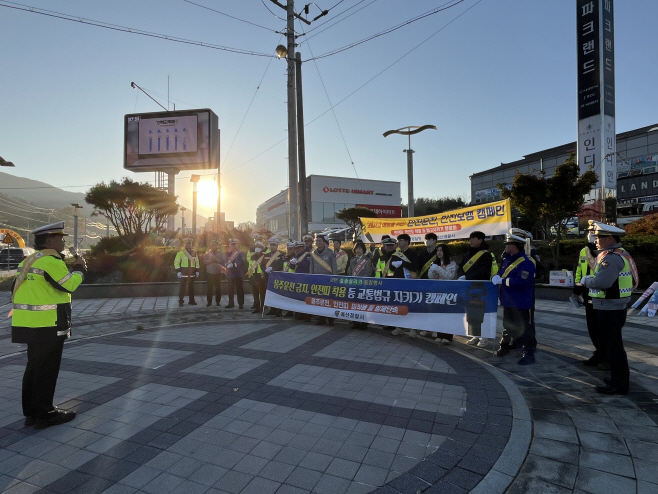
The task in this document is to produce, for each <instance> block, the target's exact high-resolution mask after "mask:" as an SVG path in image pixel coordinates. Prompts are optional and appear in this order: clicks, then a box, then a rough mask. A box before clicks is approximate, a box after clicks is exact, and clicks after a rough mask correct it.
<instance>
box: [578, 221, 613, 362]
mask: <svg viewBox="0 0 658 494" xmlns="http://www.w3.org/2000/svg"><path fill="white" fill-rule="evenodd" d="M596 251H597V249H596V236H595V235H594V231H593V230H589V233H588V234H587V245H586V246H585V247H583V248H582V250H581V251H580V254H579V256H578V265H577V266H576V276H575V277H574V281H575V284H574V287H573V294H574V296H576V297H578V296H580V297H582V299H583V305H585V321H586V322H587V332H588V333H589V337H590V339H591V340H592V345H594V354H593V355H592V356H591V357H590V358H589V359H587V360H585V361H584V362H583V364H584V365H586V366H588V367H595V366H601V370H610V364H608V359H607V358H606V355H605V346H604V340H603V335H602V334H601V332H600V331H599V329H598V321H597V320H596V311H595V310H594V305H593V304H592V299H591V298H590V296H589V290H588V289H587V288H585V287H584V286H583V284H582V283H581V281H582V279H583V278H584V277H585V276H591V275H592V274H594V269H595V268H596V256H597V252H596Z"/></svg>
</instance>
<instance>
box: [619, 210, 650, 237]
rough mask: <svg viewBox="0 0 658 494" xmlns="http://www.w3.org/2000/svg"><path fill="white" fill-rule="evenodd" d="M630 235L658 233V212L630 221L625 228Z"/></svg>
mask: <svg viewBox="0 0 658 494" xmlns="http://www.w3.org/2000/svg"><path fill="white" fill-rule="evenodd" d="M624 229H625V230H626V233H628V234H629V235H642V236H645V235H658V214H652V215H649V216H645V217H644V218H640V219H639V220H636V221H633V222H632V223H629V224H628V225H626V227H625V228H624Z"/></svg>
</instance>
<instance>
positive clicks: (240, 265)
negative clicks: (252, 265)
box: [225, 238, 246, 309]
mask: <svg viewBox="0 0 658 494" xmlns="http://www.w3.org/2000/svg"><path fill="white" fill-rule="evenodd" d="M238 244H239V242H238V239H237V238H230V239H229V240H228V245H229V248H228V252H226V255H225V257H226V281H227V282H228V305H227V306H226V308H227V309H232V308H233V307H235V304H234V301H235V298H234V296H235V295H234V294H235V292H236V291H237V292H238V307H239V308H240V309H242V308H243V307H244V272H245V264H246V263H245V258H244V255H243V254H242V252H240V249H239V248H238Z"/></svg>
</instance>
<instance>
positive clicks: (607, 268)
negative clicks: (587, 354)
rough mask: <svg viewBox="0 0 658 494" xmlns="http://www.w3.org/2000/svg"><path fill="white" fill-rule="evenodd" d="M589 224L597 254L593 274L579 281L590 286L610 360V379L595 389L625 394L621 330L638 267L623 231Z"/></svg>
mask: <svg viewBox="0 0 658 494" xmlns="http://www.w3.org/2000/svg"><path fill="white" fill-rule="evenodd" d="M589 223H590V228H591V229H592V230H593V231H594V236H595V237H596V246H597V247H598V249H599V255H598V257H597V258H596V266H595V267H594V274H593V275H591V276H589V275H588V276H585V277H584V278H583V279H582V280H581V283H582V284H583V286H585V287H587V288H589V296H590V297H591V298H592V304H593V306H594V310H595V311H596V318H597V320H598V323H599V324H598V327H599V329H600V330H601V331H602V333H603V337H604V341H605V348H606V351H607V356H608V358H609V361H610V378H609V379H608V378H604V379H603V382H604V383H605V386H597V387H596V391H597V392H599V393H601V394H605V395H618V394H619V395H625V394H627V393H628V387H629V377H630V372H629V369H628V358H627V356H626V350H625V349H624V342H623V341H622V336H621V330H622V328H623V327H624V324H625V323H626V307H627V306H628V303H629V302H630V301H631V295H632V293H633V289H634V288H635V287H637V284H638V282H639V277H638V272H637V267H636V266H635V261H634V260H633V258H632V257H631V255H630V254H629V253H628V252H627V251H626V250H624V249H623V248H622V247H621V235H623V234H624V233H626V232H625V231H624V230H622V229H621V228H617V227H616V226H611V225H606V224H604V223H600V222H598V221H593V220H590V221H589Z"/></svg>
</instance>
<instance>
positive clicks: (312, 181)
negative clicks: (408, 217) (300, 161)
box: [256, 175, 402, 238]
mask: <svg viewBox="0 0 658 494" xmlns="http://www.w3.org/2000/svg"><path fill="white" fill-rule="evenodd" d="M306 204H307V208H308V216H309V225H308V229H309V231H310V232H320V231H323V230H326V229H327V228H343V227H345V223H344V222H342V221H339V220H337V219H336V213H337V212H338V211H340V210H342V209H345V208H351V207H355V206H363V207H366V208H369V209H372V210H373V211H375V212H376V213H377V215H378V216H379V217H380V218H399V217H401V216H402V199H401V196H400V182H388V181H383V180H365V179H358V178H345V177H328V176H324V175H310V176H309V177H307V179H306ZM256 224H257V225H258V226H259V227H262V228H266V229H267V230H270V231H272V232H274V233H276V234H277V235H279V236H281V237H283V238H287V237H288V189H284V190H282V191H281V192H279V193H278V194H277V195H275V196H273V197H271V198H269V199H268V200H267V201H265V202H264V203H262V204H261V205H260V206H258V208H257V209H256Z"/></svg>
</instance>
